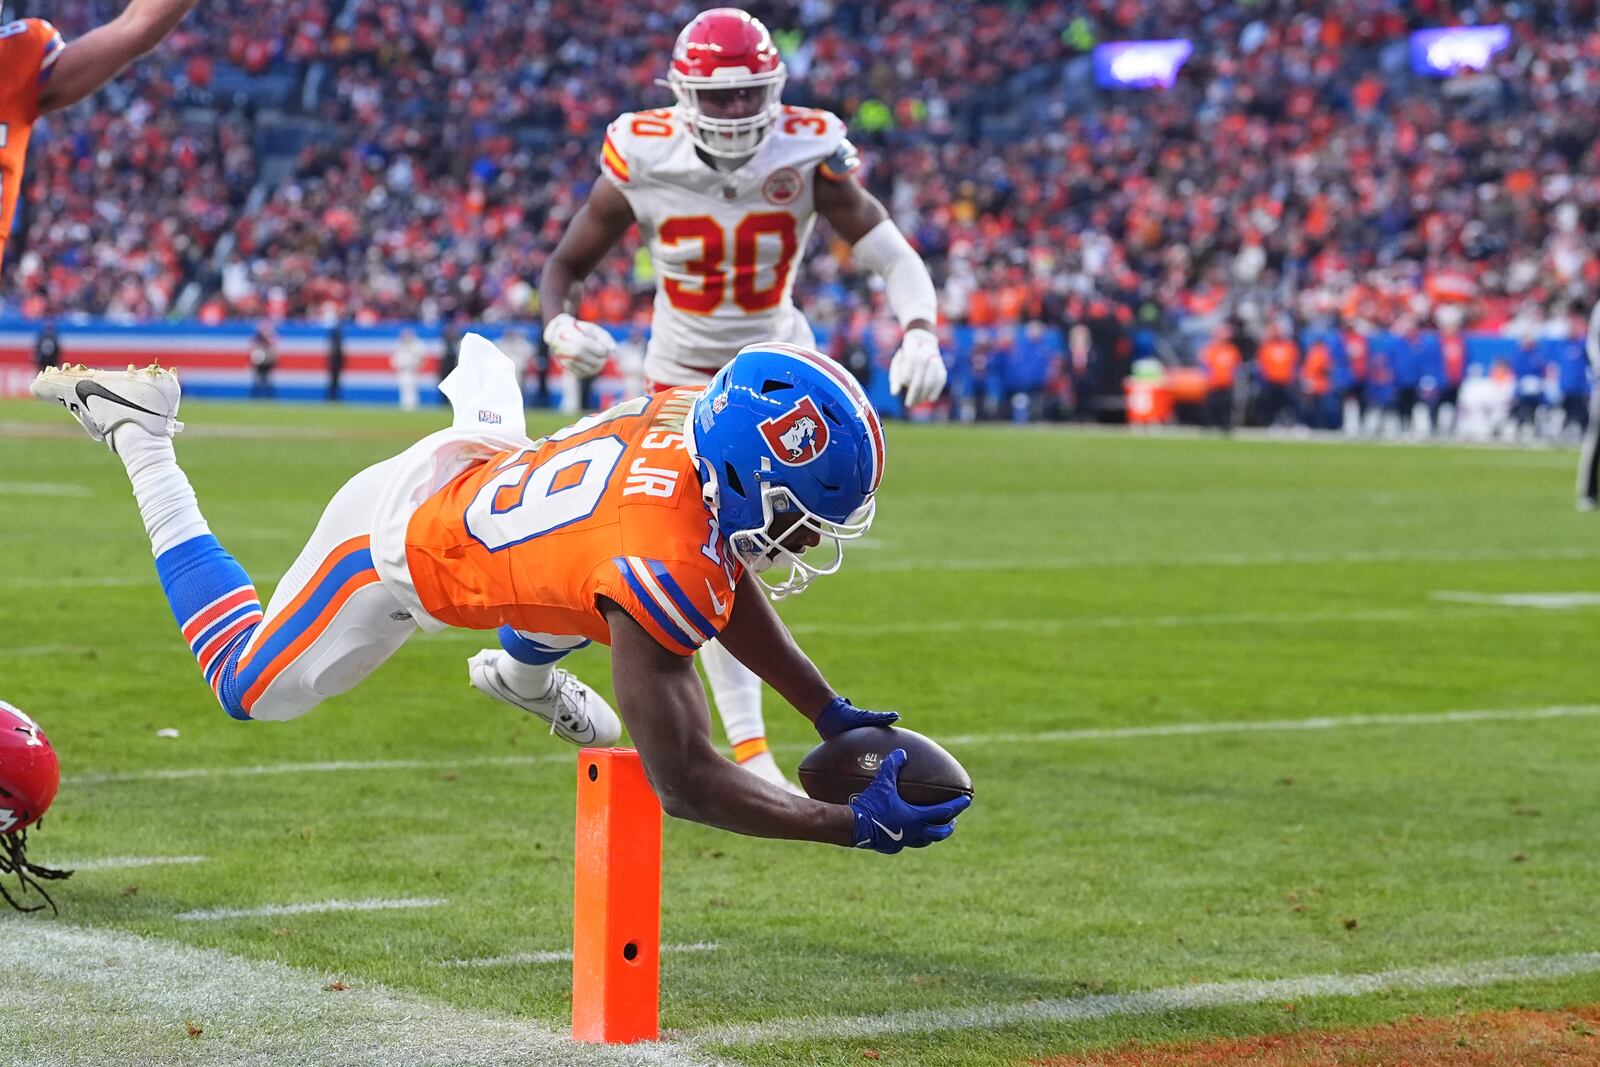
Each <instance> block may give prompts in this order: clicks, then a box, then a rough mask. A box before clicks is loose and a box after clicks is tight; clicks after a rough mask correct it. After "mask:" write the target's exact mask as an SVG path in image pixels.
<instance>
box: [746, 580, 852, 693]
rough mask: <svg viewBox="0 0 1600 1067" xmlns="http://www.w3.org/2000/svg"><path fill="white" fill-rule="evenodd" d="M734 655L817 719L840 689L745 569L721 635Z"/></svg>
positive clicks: (758, 583)
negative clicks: (829, 680)
mask: <svg viewBox="0 0 1600 1067" xmlns="http://www.w3.org/2000/svg"><path fill="white" fill-rule="evenodd" d="M717 640H719V641H721V642H722V647H723V648H726V649H727V650H728V651H729V652H731V653H733V658H734V659H736V660H738V661H739V662H740V663H742V664H744V665H745V666H746V667H748V668H750V669H751V670H752V671H755V672H756V674H758V675H760V676H761V680H762V681H764V682H766V683H767V684H768V685H770V686H772V688H773V689H775V690H777V693H778V695H779V696H781V697H782V698H783V699H785V700H787V701H788V702H789V703H790V704H792V705H794V708H795V710H797V711H799V712H800V714H802V715H804V716H805V717H806V718H808V719H810V720H812V721H813V722H815V721H816V718H817V716H818V715H820V714H822V710H823V709H824V708H826V707H827V706H828V705H829V704H831V703H832V702H833V700H834V698H835V697H837V696H838V695H839V694H837V693H835V692H834V691H833V688H832V687H831V686H829V685H828V683H827V681H826V680H825V679H824V678H823V677H822V672H821V671H819V670H817V667H816V664H814V663H812V662H811V659H810V657H809V656H807V655H806V654H805V652H804V651H802V650H801V648H800V646H799V645H797V644H796V643H795V640H794V638H793V637H792V636H790V634H789V628H788V627H787V626H785V625H784V624H783V620H782V619H780V618H779V617H778V613H777V612H776V611H774V610H772V604H771V602H770V601H768V599H767V597H766V593H765V592H764V591H763V590H762V588H761V583H760V582H758V581H756V580H755V579H754V578H752V577H751V576H750V575H749V574H745V575H744V576H743V577H741V578H740V579H739V585H738V587H737V588H736V590H735V594H734V599H733V614H732V615H730V616H729V617H728V625H726V626H724V627H723V628H722V632H721V633H720V634H718V635H717Z"/></svg>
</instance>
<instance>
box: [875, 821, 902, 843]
mask: <svg viewBox="0 0 1600 1067" xmlns="http://www.w3.org/2000/svg"><path fill="white" fill-rule="evenodd" d="M872 823H873V825H874V826H876V827H877V828H878V829H880V830H882V831H883V832H884V833H885V834H887V835H888V836H889V840H890V841H898V840H900V839H901V838H902V837H904V836H906V832H905V831H904V830H901V831H899V832H898V833H897V832H895V831H894V830H891V829H889V828H888V827H887V826H885V825H883V823H881V822H879V821H878V820H877V819H873V820H872Z"/></svg>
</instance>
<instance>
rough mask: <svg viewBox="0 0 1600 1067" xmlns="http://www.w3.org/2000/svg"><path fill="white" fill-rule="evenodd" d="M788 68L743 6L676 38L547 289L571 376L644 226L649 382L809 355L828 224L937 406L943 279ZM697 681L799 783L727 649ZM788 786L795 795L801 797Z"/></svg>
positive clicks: (623, 125) (607, 151) (902, 359)
mask: <svg viewBox="0 0 1600 1067" xmlns="http://www.w3.org/2000/svg"><path fill="white" fill-rule="evenodd" d="M786 73H787V72H786V70H785V68H784V64H783V61H782V60H781V59H780V58H779V56H778V50H777V48H776V47H775V46H774V45H773V43H772V37H771V36H770V35H769V34H768V33H767V30H766V27H765V26H763V25H762V24H761V23H760V22H759V21H758V20H756V19H754V18H752V17H751V16H750V15H748V14H746V13H745V12H743V11H740V10H737V9H735V8H717V9H715V10H711V11H705V12H702V13H701V14H700V15H698V16H697V17H696V18H695V19H694V20H693V21H692V22H690V23H689V25H688V26H686V27H685V28H684V30H683V32H682V33H681V34H679V35H678V41H677V45H676V46H675V47H674V49H673V57H672V66H671V69H670V71H669V72H668V76H667V82H666V84H667V85H668V86H669V87H670V88H671V89H672V91H673V94H674V95H675V96H676V97H677V101H678V102H677V105H676V106H675V107H670V108H661V109H658V110H654V111H638V112H631V113H629V114H625V115H623V116H621V117H620V118H618V119H617V120H616V121H615V122H613V123H612V124H611V126H610V127H609V128H608V129H607V131H606V138H605V144H604V146H603V148H602V150H601V158H600V163H601V177H600V180H598V181H596V182H595V184H594V188H593V190H592V191H591V192H590V194H589V199H588V201H587V202H586V203H585V204H584V206H583V207H582V208H581V209H580V210H579V211H578V213H577V214H576V215H574V216H573V219H572V222H571V224H570V225H569V226H568V228H567V231H566V233H565V234H564V235H563V236H562V239H561V243H560V244H559V245H558V246H557V248H556V250H555V252H554V254H553V255H552V256H551V259H550V262H549V264H548V265H547V266H546V267H545V270H544V274H543V277H542V278H541V279H540V284H539V295H540V298H541V302H542V306H543V307H545V308H546V309H548V310H549V312H550V313H552V317H551V318H550V319H549V321H548V322H547V324H546V326H545V331H544V339H545V343H546V344H547V345H548V346H549V349H550V352H551V354H553V355H554V356H555V358H556V359H557V360H559V361H560V362H561V363H562V364H563V365H564V366H565V367H566V368H567V369H569V370H571V371H572V372H573V373H574V374H576V375H578V376H581V377H587V376H591V375H593V374H596V373H598V372H599V370H600V368H601V367H602V366H603V365H604V364H605V362H606V359H607V358H608V357H609V356H610V354H611V352H612V350H613V349H614V348H615V345H616V342H615V341H614V340H613V339H612V337H611V335H610V334H609V333H607V332H606V331H605V330H604V329H602V328H601V327H600V326H599V325H596V324H594V323H589V322H583V321H580V320H578V319H577V318H575V317H574V316H573V314H572V312H573V311H574V310H576V305H577V298H578V295H579V292H580V286H581V283H582V281H583V280H584V279H585V278H586V277H588V275H589V273H590V272H591V271H592V270H593V269H594V268H595V266H596V265H597V264H598V263H599V262H600V260H601V259H602V258H603V257H604V256H605V255H606V253H607V252H609V251H610V250H611V249H612V248H613V247H614V246H615V245H616V244H617V242H618V241H620V240H621V239H622V237H623V235H624V234H626V233H627V231H628V228H629V227H630V226H633V225H635V224H637V225H638V227H639V233H640V236H641V237H642V238H643V239H644V241H645V243H646V244H647V245H648V246H649V249H650V257H651V260H652V262H653V263H654V266H655V272H656V277H657V279H658V283H657V289H656V298H655V309H654V321H653V322H652V326H651V334H650V341H649V344H648V346H647V348H646V350H645V365H644V370H645V379H646V381H647V383H648V384H649V385H650V386H651V387H652V388H655V389H662V388H667V387H670V386H677V385H696V384H702V383H705V382H709V381H710V380H711V376H712V375H714V374H715V373H716V372H717V371H718V370H720V369H721V368H722V366H723V364H725V363H727V362H728V360H730V359H731V358H732V357H733V354H734V353H735V352H738V351H739V350H740V349H741V348H743V347H744V346H746V345H749V344H754V343H756V342H759V341H768V340H778V341H788V342H791V343H793V344H799V345H806V346H808V347H809V346H811V345H813V344H814V343H815V342H814V339H813V337H812V333H811V327H810V325H809V324H808V323H807V322H806V319H805V316H804V315H802V314H801V313H800V311H799V309H798V308H796V307H795V306H794V301H793V298H792V297H793V293H794V281H795V274H796V271H797V269H798V268H799V265H800V257H801V255H802V254H803V253H804V251H805V247H806V240H807V238H808V237H809V236H810V234H811V227H812V224H813V223H814V222H815V221H816V217H817V215H819V214H820V215H821V216H822V217H823V218H825V219H827V220H828V222H829V224H830V225H832V227H833V228H834V230H835V232H837V233H838V235H839V236H840V237H841V238H842V239H843V240H844V241H846V242H847V243H848V244H850V246H851V251H852V255H853V257H854V258H855V260H856V262H858V263H860V264H861V265H863V266H865V267H867V268H868V269H870V270H873V271H875V272H876V273H878V274H879V275H880V276H881V277H882V278H883V281H884V286H885V293H886V295H887V298H888V302H889V307H890V310H891V311H893V312H894V315H895V317H896V318H897V319H898V320H899V322H900V326H901V328H902V330H903V331H904V333H903V337H902V339H901V343H900V348H899V350H898V351H897V352H896V353H895V355H894V358H893V360H892V361H891V362H890V364H889V383H890V388H891V390H892V391H893V392H894V393H895V394H897V395H902V396H903V398H904V401H905V403H906V405H907V406H915V405H918V404H923V403H927V402H929V401H932V400H934V399H935V398H937V397H938V395H939V393H940V391H941V390H942V389H943V388H944V383H945V366H944V359H943V357H942V356H941V355H940V352H939V342H938V339H937V337H936V336H935V335H934V332H933V331H934V323H935V321H936V319H937V316H938V305H937V297H936V295H935V293H934V287H933V279H932V278H931V277H929V275H928V270H927V268H926V267H925V266H924V265H923V263H922V259H921V257H919V256H918V255H917V253H916V251H915V250H914V249H913V248H912V247H911V245H910V244H909V243H908V242H907V241H906V239H905V237H904V236H903V235H902V234H901V233H900V231H899V229H898V228H897V227H896V226H895V224H894V223H893V222H891V221H890V220H889V215H888V212H887V211H885V210H884V208H883V205H882V204H881V203H879V202H878V200H877V199H876V198H875V197H873V196H872V195H871V194H870V193H868V192H867V191H866V190H865V189H863V188H862V186H861V184H860V182H859V181H857V180H856V178H855V171H856V170H857V168H858V167H859V166H860V160H859V159H858V157H857V155H856V150H855V148H854V147H853V146H852V145H851V144H850V142H849V140H847V139H846V137H845V132H846V131H845V126H844V123H843V122H841V121H840V120H839V119H838V118H837V117H836V116H834V115H832V114H830V113H829V112H826V111H818V110H813V109H810V108H797V107H785V106H784V105H783V104H782V102H781V99H780V98H781V95H782V92H783V83H784V79H785V77H786ZM700 661H701V665H702V666H703V667H704V668H705V672H706V677H707V679H708V680H709V681H710V683H711V692H712V696H713V697H714V699H715V701H716V705H717V710H718V712H719V713H720V714H721V716H722V723H723V728H724V729H725V730H726V732H727V735H728V742H729V744H731V745H732V746H733V752H734V758H735V759H736V760H738V761H739V762H740V763H741V764H742V765H743V766H745V767H747V768H748V769H750V770H752V771H755V772H756V773H758V774H760V775H762V776H763V777H765V778H767V779H769V780H771V781H775V782H779V783H782V784H786V785H787V784H788V783H787V782H786V781H785V779H784V777H783V774H782V772H781V771H780V770H779V768H778V765H777V764H776V763H775V762H774V761H773V758H772V755H771V754H770V753H769V752H768V750H767V741H766V725H765V723H764V722H763V720H762V715H761V682H760V680H759V679H757V678H756V676H755V675H754V674H752V673H751V672H750V671H749V670H747V669H746V668H745V667H743V666H742V665H741V664H740V663H739V662H738V661H737V660H735V659H734V658H733V657H732V656H730V655H729V654H728V653H727V652H726V651H725V650H724V649H723V648H722V647H721V646H720V645H718V644H717V643H716V642H710V643H708V644H707V645H705V646H704V647H703V648H702V651H701V656H700ZM790 788H793V787H792V786H791V787H790Z"/></svg>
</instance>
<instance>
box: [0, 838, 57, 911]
mask: <svg viewBox="0 0 1600 1067" xmlns="http://www.w3.org/2000/svg"><path fill="white" fill-rule="evenodd" d="M27 853H28V832H27V831H26V830H19V831H18V832H17V833H14V834H4V835H0V875H7V874H14V875H16V876H17V884H18V886H19V887H20V888H19V892H18V894H17V895H18V896H26V895H27V894H28V891H29V890H30V889H31V890H32V891H33V892H35V893H38V894H39V895H40V896H41V897H43V898H44V904H33V905H24V904H22V903H21V902H20V901H18V900H17V898H16V897H13V896H12V895H11V891H10V890H9V889H7V888H6V885H5V883H4V882H0V897H5V900H6V903H7V904H10V905H11V906H12V907H13V908H16V909H17V910H18V911H43V910H44V908H45V905H46V904H47V905H49V906H50V910H51V912H53V913H55V914H57V915H59V914H61V911H60V909H59V908H57V907H56V902H55V901H54V900H51V899H50V894H49V893H47V892H45V888H44V886H42V885H40V884H39V882H40V881H41V880H43V881H46V882H57V881H60V880H62V879H63V878H71V877H72V872H71V871H58V870H54V869H53V868H50V867H41V866H39V865H38V864H37V863H31V862H29V860H28V854H27Z"/></svg>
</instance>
